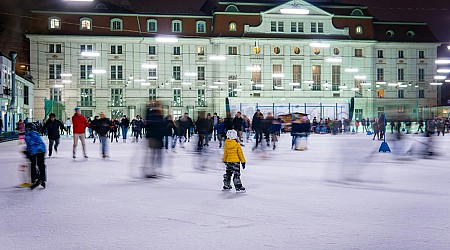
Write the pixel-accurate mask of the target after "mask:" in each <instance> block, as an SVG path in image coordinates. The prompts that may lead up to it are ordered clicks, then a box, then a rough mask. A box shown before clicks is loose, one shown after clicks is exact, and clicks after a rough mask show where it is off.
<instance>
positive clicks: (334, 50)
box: [333, 48, 341, 56]
mask: <svg viewBox="0 0 450 250" xmlns="http://www.w3.org/2000/svg"><path fill="white" fill-rule="evenodd" d="M340 53H341V51H340V50H339V49H338V48H334V49H333V54H334V55H336V56H337V55H339V54H340Z"/></svg>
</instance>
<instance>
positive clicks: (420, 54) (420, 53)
mask: <svg viewBox="0 0 450 250" xmlns="http://www.w3.org/2000/svg"><path fill="white" fill-rule="evenodd" d="M419 58H425V51H423V50H419Z"/></svg>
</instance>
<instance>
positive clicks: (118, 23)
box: [110, 18, 122, 31]
mask: <svg viewBox="0 0 450 250" xmlns="http://www.w3.org/2000/svg"><path fill="white" fill-rule="evenodd" d="M110 25H111V27H110V29H111V31H122V19H119V18H113V19H111V23H110Z"/></svg>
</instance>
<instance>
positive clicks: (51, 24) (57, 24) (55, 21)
mask: <svg viewBox="0 0 450 250" xmlns="http://www.w3.org/2000/svg"><path fill="white" fill-rule="evenodd" d="M48 28H49V29H52V30H59V29H61V19H60V18H59V17H50V18H49V20H48Z"/></svg>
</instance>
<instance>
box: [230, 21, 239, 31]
mask: <svg viewBox="0 0 450 250" xmlns="http://www.w3.org/2000/svg"><path fill="white" fill-rule="evenodd" d="M236 29H237V26H236V23H235V22H231V23H230V24H229V25H228V30H229V31H236Z"/></svg>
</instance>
